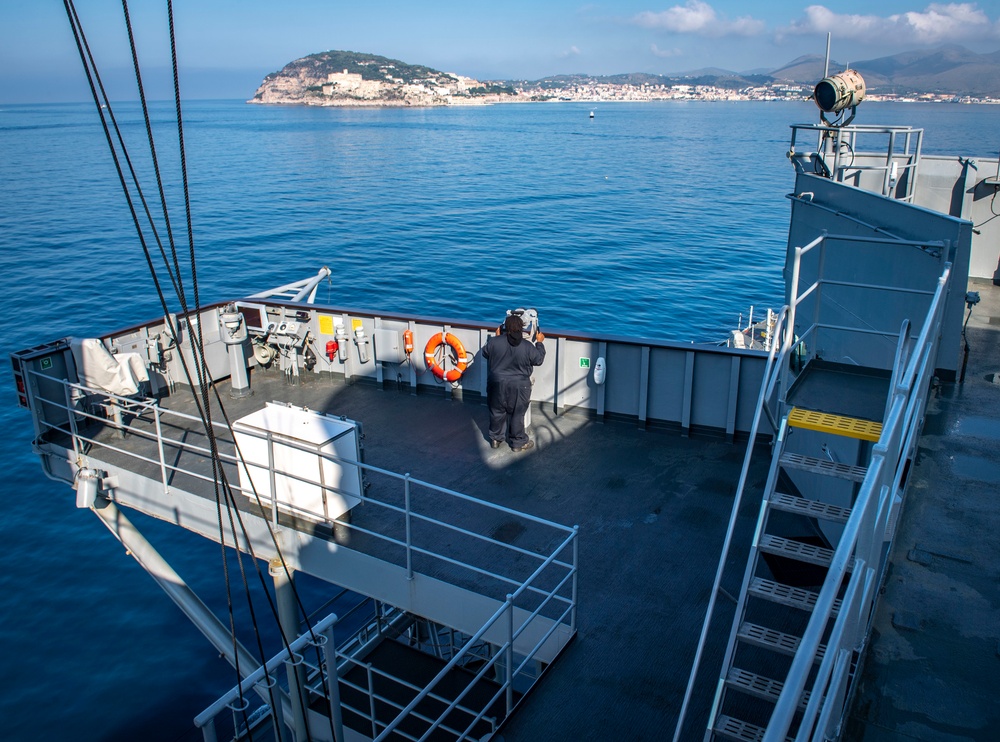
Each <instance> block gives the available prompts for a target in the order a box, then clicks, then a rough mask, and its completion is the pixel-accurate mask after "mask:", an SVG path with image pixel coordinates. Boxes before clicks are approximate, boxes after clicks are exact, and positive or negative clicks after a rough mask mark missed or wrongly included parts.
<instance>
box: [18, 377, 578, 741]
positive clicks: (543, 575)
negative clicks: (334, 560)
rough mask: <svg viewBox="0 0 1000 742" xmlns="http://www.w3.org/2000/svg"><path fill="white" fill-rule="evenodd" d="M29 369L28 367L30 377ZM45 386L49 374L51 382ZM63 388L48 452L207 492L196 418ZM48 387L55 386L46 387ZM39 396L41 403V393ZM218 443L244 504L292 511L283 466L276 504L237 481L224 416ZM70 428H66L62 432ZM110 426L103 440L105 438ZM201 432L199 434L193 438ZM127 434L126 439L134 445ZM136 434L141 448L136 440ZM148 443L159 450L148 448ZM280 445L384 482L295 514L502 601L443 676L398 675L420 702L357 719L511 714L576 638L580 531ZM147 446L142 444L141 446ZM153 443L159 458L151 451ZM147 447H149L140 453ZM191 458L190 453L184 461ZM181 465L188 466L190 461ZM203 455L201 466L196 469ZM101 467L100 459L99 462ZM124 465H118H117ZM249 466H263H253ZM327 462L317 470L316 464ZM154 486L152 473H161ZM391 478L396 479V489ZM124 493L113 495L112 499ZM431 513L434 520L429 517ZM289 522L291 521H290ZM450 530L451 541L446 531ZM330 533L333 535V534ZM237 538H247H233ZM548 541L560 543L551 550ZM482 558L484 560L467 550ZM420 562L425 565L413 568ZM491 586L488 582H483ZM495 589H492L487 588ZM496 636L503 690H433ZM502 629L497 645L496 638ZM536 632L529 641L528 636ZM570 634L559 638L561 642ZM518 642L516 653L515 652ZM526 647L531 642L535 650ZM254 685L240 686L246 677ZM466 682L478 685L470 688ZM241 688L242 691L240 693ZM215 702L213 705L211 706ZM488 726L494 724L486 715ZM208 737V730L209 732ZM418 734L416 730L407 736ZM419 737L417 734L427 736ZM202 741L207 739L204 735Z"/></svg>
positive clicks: (311, 480) (441, 719) (270, 442)
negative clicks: (331, 505) (111, 412)
mask: <svg viewBox="0 0 1000 742" xmlns="http://www.w3.org/2000/svg"><path fill="white" fill-rule="evenodd" d="M29 373H33V372H29ZM46 380H47V382H48V384H49V385H51V384H53V381H54V380H53V379H52V377H46ZM58 386H59V387H61V389H60V391H59V392H58V393H56V394H52V395H51V396H52V397H53V398H52V399H49V398H46V399H45V400H44V404H46V405H48V406H49V408H50V409H54V408H59V409H61V410H63V411H64V412H65V413H66V418H65V419H66V420H68V424H66V425H65V427H63V426H56V425H53V424H50V423H47V422H46V421H45V420H44V419H41V420H40V424H41V425H42V426H43V428H45V430H43V438H42V439H40V441H39V443H38V444H37V445H39V446H42V447H45V446H49V445H55V446H57V447H60V448H63V447H65V448H69V449H71V450H72V451H73V454H74V456H73V459H74V461H76V462H77V466H81V467H82V466H83V465H84V464H85V463H86V462H87V461H88V460H93V461H97V462H101V455H100V454H101V452H102V451H106V452H108V453H109V454H115V455H116V456H123V457H127V460H128V461H129V462H131V464H129V465H126V467H124V468H134V469H137V470H138V469H141V468H143V467H145V468H146V470H147V471H155V472H156V475H155V476H156V477H158V479H159V486H160V487H162V492H163V494H164V496H167V495H169V494H170V492H171V488H177V484H176V481H177V479H178V477H184V478H186V481H185V482H184V483H185V486H187V487H190V484H189V483H194V484H195V485H196V486H197V485H198V484H199V483H200V485H202V486H204V487H206V488H213V489H214V484H215V478H214V476H213V475H212V473H211V467H210V466H209V464H210V461H211V456H212V451H211V447H210V446H209V444H208V441H207V437H204V435H203V431H204V428H203V427H202V428H201V430H202V433H200V434H199V433H198V432H197V431H198V427H199V426H200V425H202V421H201V419H200V418H198V417H195V416H192V415H188V414H185V413H181V412H178V411H175V410H170V409H168V408H165V407H163V406H161V405H160V404H159V402H158V401H157V400H154V399H145V400H144V399H134V398H129V397H120V396H118V395H114V394H108V393H107V392H104V391H102V390H98V389H93V388H88V387H86V386H84V385H81V384H77V383H72V382H69V381H65V380H64V381H62V382H61V383H59V385H58ZM50 388H51V387H50ZM55 397H61V399H56V398H55ZM95 398H96V399H100V400H101V404H103V405H118V406H120V407H126V406H127V408H128V409H129V415H128V416H129V417H131V418H132V419H130V420H127V421H126V422H124V423H123V422H120V420H121V418H116V419H115V421H112V420H109V419H107V418H106V417H104V416H102V415H99V414H96V413H95V411H94V410H92V409H89V408H88V407H87V405H85V404H83V401H84V400H94V399H95ZM36 401H39V402H40V403H41V400H36ZM213 425H214V427H215V432H216V435H217V441H218V442H219V451H218V454H217V455H218V458H219V460H220V461H221V463H222V465H223V467H224V470H225V471H226V473H227V478H228V480H229V482H230V483H232V484H231V485H230V486H231V488H232V490H233V493H234V495H235V496H237V497H238V496H241V495H242V496H246V497H247V498H248V502H249V503H255V504H256V505H257V506H258V507H259V509H260V513H261V514H262V515H264V516H266V514H267V510H268V509H270V511H271V518H272V519H274V520H275V522H277V516H278V510H279V507H281V509H282V510H285V509H286V504H285V503H279V502H278V501H277V499H276V497H277V495H276V493H277V488H276V487H275V486H274V476H275V474H276V473H277V472H276V471H275V469H274V466H273V463H272V464H271V465H269V466H266V467H263V468H265V469H266V471H267V473H268V475H269V476H270V477H271V487H270V493H271V496H270V499H268V498H266V497H265V498H263V499H261V498H260V497H258V496H257V493H256V491H255V489H254V488H253V486H252V485H251V486H250V487H246V488H242V487H239V486H237V485H236V484H235V483H234V482H235V480H236V479H238V476H237V472H238V467H239V466H240V465H241V462H242V457H241V455H240V452H239V450H238V446H237V444H236V442H235V437H234V436H232V434H231V432H230V430H229V428H227V427H226V426H225V425H223V424H221V423H213ZM107 427H112V428H115V427H117V428H119V431H120V432H121V433H122V434H123V435H124V436H126V437H122V438H118V437H115V436H109V435H107V432H106V428H107ZM67 428H68V429H67ZM102 432H104V433H105V434H104V435H100V434H101V433H102ZM45 433H51V434H52V439H53V440H57V439H58V436H64V435H65V434H67V433H68V435H69V438H70V440H69V441H66V443H65V445H64V443H63V442H62V441H63V440H65V439H62V440H60V442H58V443H55V444H48V443H45V442H44V440H45V438H48V437H49V436H47V435H44V434H45ZM199 435H201V436H202V440H200V441H199V440H197V437H198V436H199ZM240 435H241V436H243V435H246V436H252V437H258V438H260V439H262V440H264V441H266V444H267V447H268V461H270V462H274V460H275V456H274V446H275V445H276V441H275V439H274V437H273V436H271V435H270V434H268V433H264V432H258V431H255V430H252V429H241V430H240ZM130 439H131V440H130ZM136 441H143V442H145V445H143V446H136V445H135V442H136ZM150 443H152V444H154V445H149V444H150ZM277 443H278V444H279V445H280V446H282V447H283V448H286V449H287V448H291V449H295V450H300V451H303V452H306V453H309V454H312V455H314V456H316V457H317V458H318V460H321V461H323V462H330V463H331V464H335V465H337V466H340V467H344V468H345V469H354V470H357V471H358V472H361V473H363V475H364V477H365V478H366V479H377V480H379V483H378V485H377V486H371V487H362V488H361V493H360V494H361V502H362V504H361V505H359V506H356V507H358V508H363V509H364V510H365V511H366V512H365V517H364V518H356V519H341V520H337V521H336V523H335V524H334V523H333V521H331V520H330V519H329V518H328V517H327V514H326V513H322V512H310V511H308V510H303V509H302V508H297V509H295V512H294V515H295V516H297V517H299V518H305V519H308V520H311V521H313V522H327V523H330V524H331V525H335V527H336V529H337V530H339V529H344V531H345V532H346V533H347V534H348V536H347V538H348V539H350V540H367V541H368V542H369V543H368V544H367V545H366V549H367V550H368V551H373V550H374V552H375V553H376V554H377V557H378V558H379V559H382V560H385V561H389V562H393V563H396V564H397V565H398V566H401V567H404V568H405V570H406V574H407V577H409V578H411V579H412V578H413V577H414V575H415V574H416V573H417V572H425V573H426V572H432V573H435V576H436V577H437V578H438V579H443V580H445V581H448V582H452V583H453V584H458V585H460V586H463V587H465V588H466V589H470V590H471V589H478V591H480V592H482V593H483V594H487V595H490V596H491V597H494V598H495V599H497V600H498V601H499V602H500V607H499V608H498V609H497V610H496V611H495V612H494V614H493V615H492V616H490V617H489V619H488V620H487V621H486V622H485V623H484V624H483V626H482V627H481V628H480V629H479V630H478V631H477V632H476V633H475V634H474V635H473V636H472V637H471V638H470V639H469V640H468V641H467V642H466V643H465V645H464V646H463V647H462V648H461V649H460V650H459V651H458V652H456V653H455V654H454V655H453V656H452V658H451V659H450V661H449V662H448V663H447V665H446V666H445V667H444V668H443V669H442V670H441V672H440V673H439V674H438V676H437V677H435V678H434V680H433V681H432V682H431V683H430V684H429V685H428V686H427V687H425V688H423V689H420V688H416V687H413V686H409V685H407V684H406V683H405V682H404V681H402V680H399V679H393V680H391V682H393V683H396V684H399V685H400V686H401V687H406V688H408V689H409V691H412V692H413V693H415V696H414V698H413V701H412V702H411V703H410V704H408V705H406V706H405V707H400V706H399V705H398V704H397V705H396V708H397V709H398V710H399V713H398V715H397V716H396V718H395V719H394V720H393V721H392V722H391V723H389V724H388V726H386V727H385V728H384V729H381V731H379V729H378V727H380V726H381V724H380V723H379V722H377V720H376V718H375V714H374V711H370V712H369V711H366V710H364V709H360V710H358V709H354V710H355V711H357V713H359V714H360V715H362V716H367V717H369V718H370V719H371V723H372V730H373V736H377V737H378V738H379V739H382V738H385V737H386V736H387V735H389V734H396V735H401V736H403V737H405V738H411V737H409V736H408V735H407V734H406V733H404V731H402V730H400V729H398V726H399V724H400V723H401V722H402V721H403V719H405V718H407V717H409V718H411V719H417V720H418V721H419V722H422V723H423V724H425V725H426V727H427V732H426V733H425V734H424V735H423V736H426V734H429V733H430V732H431V731H433V730H434V729H437V728H442V729H446V728H448V727H449V716H450V715H451V714H453V712H455V711H456V710H457V711H460V712H462V713H463V714H465V715H466V716H467V717H468V718H472V719H473V721H472V722H471V723H470V724H469V725H468V727H467V728H464V729H449V731H450V732H452V733H455V734H456V735H458V737H459V738H464V736H463V735H467V734H469V733H470V732H471V730H472V729H473V728H474V727H475V726H476V725H477V724H479V722H480V721H482V720H484V719H487V712H488V710H489V709H490V708H491V706H493V704H494V703H495V702H496V701H497V700H502V708H503V710H504V714H506V713H509V712H510V710H511V708H512V706H513V703H514V689H515V687H524V685H525V683H528V684H530V682H533V680H534V679H535V677H536V675H537V673H536V672H535V670H534V664H535V663H536V662H537V661H538V659H537V658H538V653H539V651H540V650H541V649H542V647H543V646H544V645H546V643H548V642H550V640H552V639H553V636H554V634H555V633H556V632H566V631H568V635H572V634H573V633H574V632H575V630H576V606H577V574H578V566H577V565H578V546H577V537H578V528H576V527H567V526H563V525H560V524H558V523H554V522H552V521H548V520H545V519H542V518H538V517H535V516H532V515H529V514H526V513H521V512H518V511H516V510H512V509H510V508H506V507H503V506H501V505H497V504H494V503H490V502H487V501H484V500H480V499H478V498H475V497H471V496H469V495H466V494H463V493H460V492H456V491H454V490H450V489H448V488H445V487H440V486H437V485H434V484H431V483H429V482H424V481H422V480H418V479H415V478H414V477H412V476H410V475H409V474H399V473H396V472H392V471H389V470H387V469H383V468H380V467H377V466H373V465H370V464H366V463H363V462H360V461H356V460H352V459H346V458H342V457H338V456H337V455H335V454H333V453H327V452H323V451H318V450H317V448H316V447H313V446H308V445H305V444H300V443H298V442H296V441H292V440H289V439H286V438H282V439H281V440H280V441H278V442H277ZM140 449H141V450H140ZM154 450H155V453H151V452H153V451H154ZM142 451H145V453H143V452H142ZM185 457H186V458H185ZM183 461H188V462H190V463H189V465H186V466H185V465H184V464H183ZM195 462H200V463H201V464H202V466H201V467H200V470H199V468H198V467H197V466H194V463H195ZM101 465H102V466H103V464H101ZM116 466H118V468H122V467H121V465H120V464H116ZM253 467H255V468H257V467H260V464H259V463H257V462H254V463H253ZM317 468H318V469H320V470H321V469H322V466H320V467H317ZM280 475H281V476H282V477H284V478H286V479H290V480H293V481H295V482H297V483H300V484H302V485H304V486H310V487H321V488H325V489H326V490H328V491H333V492H340V491H339V490H338V489H337V488H336V487H331V486H330V485H329V484H328V483H327V484H324V483H323V482H322V481H319V480H320V479H321V476H320V477H319V479H318V478H317V477H311V476H308V475H303V474H302V473H301V472H289V471H281V472H280ZM154 481H155V479H154ZM390 485H392V486H390ZM340 493H341V494H344V495H351V494H356V493H352V492H350V491H343V492H340ZM116 497H117V495H116ZM429 508H432V509H433V513H434V515H432V514H430V510H429ZM371 510H377V511H378V512H380V513H382V515H379V516H375V517H368V516H369V511H371ZM497 516H502V517H503V518H504V519H505V520H507V521H516V522H519V523H520V524H521V525H522V526H523V530H524V533H523V535H522V539H523V540H524V541H526V542H527V545H528V547H529V548H526V547H525V546H517V545H514V544H508V543H505V542H504V541H501V540H500V539H498V538H495V537H494V536H492V535H490V533H489V532H488V530H487V529H488V527H490V526H491V525H492V524H495V523H496V521H497V520H498V517H497ZM283 525H285V526H287V523H283ZM442 534H445V535H446V537H442ZM334 538H337V536H336V535H334ZM237 542H239V543H242V539H237ZM447 543H452V544H453V545H454V544H459V546H460V548H455V547H453V548H452V550H451V551H448V550H446V549H445V548H444V545H445V544H447ZM553 544H555V545H554V546H553ZM463 554H464V555H471V556H472V557H477V556H478V557H480V558H481V561H480V562H478V563H477V562H474V561H472V559H471V558H463V557H462V556H461V555H463ZM418 562H419V568H418ZM484 581H485V583H486V584H487V587H486V588H484ZM491 593H492V595H491ZM487 632H489V634H490V637H489V641H490V642H491V644H493V645H494V647H495V651H494V652H493V653H492V656H491V657H490V658H489V659H488V661H486V662H485V663H484V664H483V666H482V668H480V669H479V671H478V672H477V673H476V676H475V680H474V681H473V683H476V682H478V681H479V680H481V679H482V678H484V677H486V676H487V673H489V672H493V673H494V674H495V675H496V677H497V678H502V680H500V681H499V687H498V690H496V692H495V694H494V696H493V698H491V699H489V701H488V702H486V703H485V704H483V705H481V707H478V708H477V709H469V708H466V707H464V705H463V704H462V701H463V698H464V697H465V695H466V693H467V692H468V688H467V689H466V691H465V692H463V693H461V694H460V695H459V696H458V697H457V698H454V699H452V700H447V699H445V698H444V697H443V696H436V695H435V694H434V688H435V686H436V685H437V683H439V682H440V680H441V679H442V678H443V677H444V676H445V675H446V674H447V673H448V672H450V671H451V669H452V668H454V667H455V666H457V665H459V664H460V663H463V662H464V661H465V659H466V658H468V657H469V656H471V653H472V652H473V651H474V648H476V647H478V646H480V645H481V640H482V639H483V637H484V636H485V635H486V634H487ZM498 636H501V637H502V640H498V639H497V637H498ZM529 637H530V638H529ZM564 639H565V636H563V637H562V638H561V639H560V641H563V640H564ZM515 645H517V646H518V651H517V652H516V653H515ZM529 645H530V646H529ZM337 662H338V663H339V664H340V665H341V667H346V666H349V665H352V664H356V663H357V662H358V661H357V660H355V659H354V658H353V656H348V655H346V654H344V655H341V654H338V655H337ZM365 671H366V673H367V676H368V678H369V682H368V685H367V687H364V688H363V687H360V686H359V687H358V688H357V689H358V690H359V691H361V692H363V693H365V694H366V695H367V696H368V698H369V702H370V703H369V705H370V708H371V709H374V708H375V706H376V704H378V705H380V706H384V705H386V704H388V705H390V706H392V705H393V703H394V702H392V701H391V700H390V699H388V698H386V697H385V696H384V694H377V693H376V692H375V690H374V686H373V682H372V681H373V678H374V676H376V675H381V676H383V677H384V678H388V677H389V676H388V675H385V674H384V673H380V671H378V670H375V669H373V668H371V667H370V666H367V667H366V668H365ZM266 679H267V678H266V674H262V675H261V677H259V678H256V679H254V680H253V682H250V685H248V686H247V689H249V688H250V687H252V686H254V685H255V684H259V683H260V682H266ZM247 682H249V679H248V681H244V684H246V683H247ZM470 687H471V685H470ZM234 692H235V693H236V694H237V696H238V695H239V691H238V690H237V689H234ZM428 697H430V698H432V699H435V700H437V701H438V702H440V703H442V704H443V705H444V706H445V710H444V711H443V712H442V713H441V714H440V715H439V716H438V717H437V718H435V719H431V718H427V717H425V716H423V715H422V714H421V713H420V712H418V711H416V710H415V709H416V706H417V704H418V703H420V702H421V701H422V700H424V699H425V698H428ZM228 703H229V702H228V701H227V702H225V703H222V706H220V707H219V708H216V709H215V711H214V712H213V714H217V713H218V712H220V711H221V710H224V709H225V708H226V706H227V704H228ZM213 708H215V707H213ZM489 721H490V723H491V725H495V723H497V720H496V719H492V720H489ZM206 734H207V732H206ZM412 738H413V739H417V738H418V737H412ZM420 738H422V737H420ZM206 739H208V737H207V736H206Z"/></svg>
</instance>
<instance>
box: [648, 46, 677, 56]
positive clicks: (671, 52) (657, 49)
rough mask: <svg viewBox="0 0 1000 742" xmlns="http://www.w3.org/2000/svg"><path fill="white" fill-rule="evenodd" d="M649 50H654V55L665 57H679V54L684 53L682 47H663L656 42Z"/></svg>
mask: <svg viewBox="0 0 1000 742" xmlns="http://www.w3.org/2000/svg"><path fill="white" fill-rule="evenodd" d="M649 50H650V51H651V52H653V56H654V57H661V58H663V59H668V58H670V57H679V56H681V55H682V54H683V53H684V52H682V51H681V50H680V49H676V48H675V49H661V48H660V47H658V46H657V45H656V44H652V45H650V47H649Z"/></svg>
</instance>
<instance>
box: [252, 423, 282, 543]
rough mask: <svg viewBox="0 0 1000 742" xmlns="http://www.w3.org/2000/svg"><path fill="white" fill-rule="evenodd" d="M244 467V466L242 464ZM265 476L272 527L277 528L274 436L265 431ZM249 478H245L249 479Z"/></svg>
mask: <svg viewBox="0 0 1000 742" xmlns="http://www.w3.org/2000/svg"><path fill="white" fill-rule="evenodd" d="M244 466H246V464H245V463H244ZM249 473H250V470H249V467H248V468H247V474H249ZM267 476H268V482H269V483H270V485H271V520H272V521H273V522H274V527H275V528H277V527H278V478H277V476H275V473H274V435H273V434H272V433H271V431H270V430H269V431H267ZM249 478H250V477H247V479H249Z"/></svg>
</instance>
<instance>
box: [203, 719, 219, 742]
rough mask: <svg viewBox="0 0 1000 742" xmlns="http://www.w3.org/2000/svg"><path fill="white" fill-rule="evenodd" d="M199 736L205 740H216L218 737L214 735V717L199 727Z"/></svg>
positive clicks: (215, 741) (208, 741)
mask: <svg viewBox="0 0 1000 742" xmlns="http://www.w3.org/2000/svg"><path fill="white" fill-rule="evenodd" d="M201 736H202V738H203V739H204V740H205V742H218V738H217V737H216V736H215V719H214V718H213V719H212V720H211V721H209V722H208V724H206V725H205V726H203V727H202V728H201Z"/></svg>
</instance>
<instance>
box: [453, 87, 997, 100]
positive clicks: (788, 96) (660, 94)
mask: <svg viewBox="0 0 1000 742" xmlns="http://www.w3.org/2000/svg"><path fill="white" fill-rule="evenodd" d="M811 95H812V87H811V86H807V85H802V84H798V83H782V82H776V83H770V84H766V85H757V86H752V87H746V88H741V89H737V90H731V89H727V88H723V87H717V86H714V85H683V84H681V85H631V84H614V83H587V84H582V85H573V86H571V87H565V88H562V89H560V90H558V91H553V90H547V89H545V88H543V87H541V86H539V85H537V84H534V85H531V86H528V85H526V86H524V87H521V86H517V87H515V90H514V95H513V96H508V97H514V98H517V99H521V100H538V101H544V100H561V101H579V102H604V101H657V100H704V101H750V100H755V101H775V100H807V99H808V98H809V97H810V96H811ZM865 100H868V101H878V100H882V101H897V102H907V103H992V104H1000V98H989V97H983V98H974V97H971V96H957V95H953V94H946V93H920V94H911V95H899V94H894V93H889V94H878V93H873V92H869V93H868V94H867V96H866V98H865ZM456 102H457V101H456Z"/></svg>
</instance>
